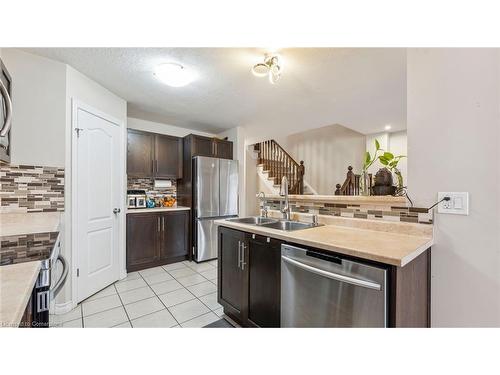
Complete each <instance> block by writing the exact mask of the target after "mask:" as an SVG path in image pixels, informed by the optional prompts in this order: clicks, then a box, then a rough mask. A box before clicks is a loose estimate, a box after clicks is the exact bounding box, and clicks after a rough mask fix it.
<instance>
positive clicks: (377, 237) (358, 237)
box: [215, 220, 433, 267]
mask: <svg viewBox="0 0 500 375" xmlns="http://www.w3.org/2000/svg"><path fill="white" fill-rule="evenodd" d="M215 223H216V224H217V225H221V226H224V227H228V228H233V229H238V230H242V231H245V232H250V233H255V234H259V235H263V236H269V237H272V238H276V239H279V240H283V241H287V242H292V243H296V244H299V245H306V246H311V247H316V248H319V249H323V250H328V251H333V252H336V253H340V254H345V255H350V256H354V257H358V258H362V259H368V260H373V261H376V262H381V263H385V264H390V265H393V266H398V267H403V266H405V265H406V264H408V263H410V262H411V261H412V260H413V259H415V258H416V257H418V256H419V255H420V254H422V253H423V252H424V251H426V250H427V249H428V248H429V247H431V246H432V245H433V238H432V236H419V235H410V234H405V233H397V232H394V231H393V232H390V233H389V232H387V231H381V230H371V229H360V228H355V227H346V226H339V225H324V226H319V227H315V228H309V229H303V230H297V231H291V232H285V231H281V230H277V229H269V228H266V227H265V226H256V225H250V224H241V223H235V222H231V221H226V220H216V221H215Z"/></svg>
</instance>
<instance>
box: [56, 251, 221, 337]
mask: <svg viewBox="0 0 500 375" xmlns="http://www.w3.org/2000/svg"><path fill="white" fill-rule="evenodd" d="M222 315H223V312H222V306H221V305H219V304H218V303H217V260H213V261H209V262H205V263H199V264H198V263H195V262H188V261H183V262H179V263H173V264H168V265H166V266H161V267H155V268H149V269H146V270H142V271H138V272H131V273H129V274H128V275H127V277H126V278H125V279H123V280H120V281H118V282H116V283H114V284H113V285H110V286H109V287H107V288H106V289H103V290H101V291H100V292H98V293H96V294H94V295H93V296H91V297H89V298H87V299H86V300H85V301H83V302H82V303H80V304H79V305H78V306H77V307H76V308H75V309H74V310H72V311H70V312H68V313H66V314H64V315H51V316H50V319H51V326H52V327H72V328H83V327H85V328H87V327H116V328H131V327H135V328H137V327H203V326H206V325H207V324H210V323H212V322H214V321H216V320H218V319H220V317H221V316H222Z"/></svg>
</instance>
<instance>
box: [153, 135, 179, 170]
mask: <svg viewBox="0 0 500 375" xmlns="http://www.w3.org/2000/svg"><path fill="white" fill-rule="evenodd" d="M155 177H158V178H172V179H179V178H182V139H181V138H177V137H170V136H168V135H159V134H157V135H156V136H155Z"/></svg>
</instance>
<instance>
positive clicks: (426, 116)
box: [407, 49, 500, 327]
mask: <svg viewBox="0 0 500 375" xmlns="http://www.w3.org/2000/svg"><path fill="white" fill-rule="evenodd" d="M407 89H408V92H407V98H408V108H407V116H408V118H407V121H408V129H407V131H408V174H409V178H410V194H411V196H412V197H414V199H415V201H416V204H417V205H419V206H424V207H425V206H429V205H431V204H432V203H434V202H435V201H436V199H437V192H438V191H468V192H469V194H470V214H469V216H455V215H443V214H436V217H435V218H436V225H435V241H436V245H435V246H433V249H432V325H433V326H435V327H443V326H447V327H450V326H459V327H464V326H465V327H470V326H476V327H479V326H497V327H498V326H500V199H499V193H500V187H499V186H500V185H499V183H500V167H499V165H500V164H499V156H498V150H499V149H500V141H499V138H500V56H499V50H498V49H409V50H408V86H407Z"/></svg>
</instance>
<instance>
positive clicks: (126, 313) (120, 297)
mask: <svg viewBox="0 0 500 375" xmlns="http://www.w3.org/2000/svg"><path fill="white" fill-rule="evenodd" d="M113 286H114V287H115V291H116V294H118V298H119V299H120V302H121V304H122V307H123V310H124V311H125V315H127V319H128V323H129V324H130V326H131V327H132V321H131V320H130V316H129V315H128V312H127V309H126V308H125V305H124V304H123V300H122V296H120V293H118V289H116V285H115V284H113ZM123 323H125V322H122V323H118V324H116V325H114V326H113V327H115V326H117V325H120V324H123ZM113 327H111V328H113Z"/></svg>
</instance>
